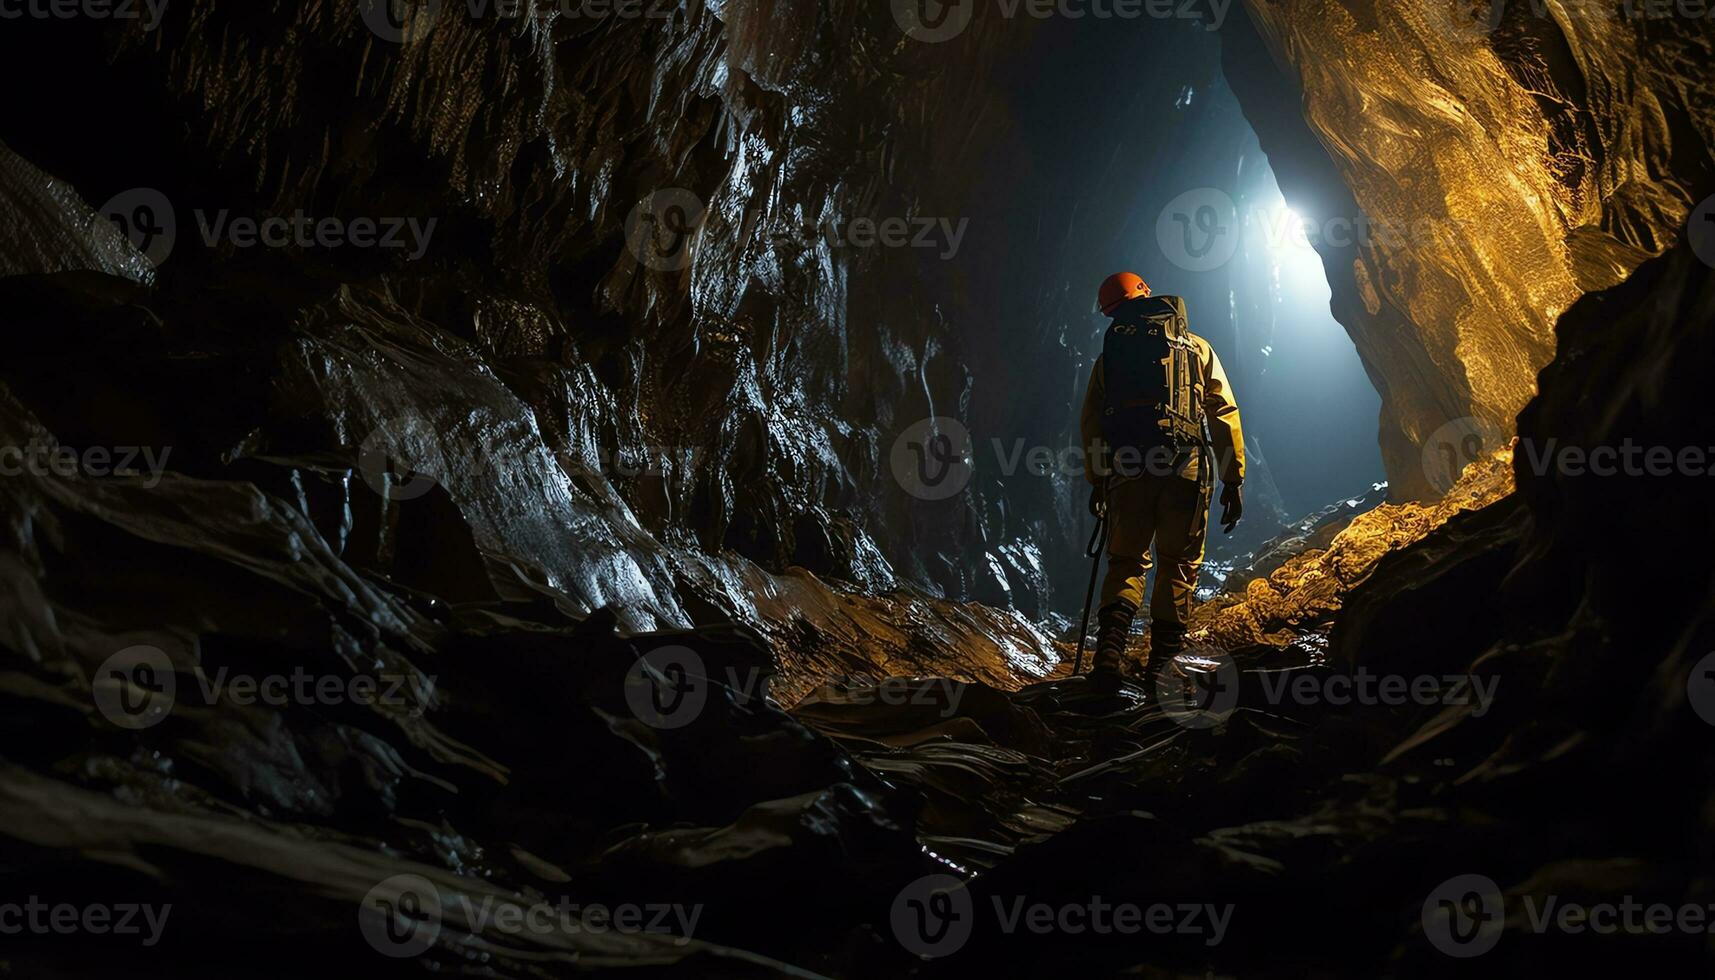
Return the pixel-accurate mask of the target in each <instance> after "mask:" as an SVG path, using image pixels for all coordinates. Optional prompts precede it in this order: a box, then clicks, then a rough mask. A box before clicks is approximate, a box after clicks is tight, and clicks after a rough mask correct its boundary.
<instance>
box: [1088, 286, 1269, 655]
mask: <svg viewBox="0 0 1715 980" xmlns="http://www.w3.org/2000/svg"><path fill="white" fill-rule="evenodd" d="M1097 302H1098V307H1099V308H1100V309H1101V311H1102V312H1103V313H1105V314H1107V315H1108V316H1110V317H1112V318H1113V324H1112V325H1111V326H1109V328H1108V332H1107V335H1106V337H1105V339H1104V343H1103V350H1102V356H1101V357H1100V358H1098V359H1097V360H1096V364H1095V367H1094V368H1093V369H1092V370H1091V372H1090V384H1089V389H1088V391H1087V392H1086V394H1085V397H1084V409H1083V418H1082V423H1081V429H1082V435H1083V441H1084V449H1085V476H1086V478H1087V479H1088V480H1089V482H1090V485H1091V488H1092V489H1091V497H1090V507H1091V510H1092V511H1093V512H1099V511H1100V510H1101V509H1103V508H1105V511H1106V515H1107V520H1108V527H1109V538H1108V548H1107V554H1108V573H1107V577H1106V579H1105V580H1104V582H1103V586H1102V602H1101V606H1100V612H1099V613H1098V617H1097V623H1098V627H1097V637H1096V655H1095V663H1094V669H1093V672H1092V676H1093V677H1095V678H1097V679H1099V680H1102V681H1105V682H1110V683H1111V682H1117V681H1118V679H1119V677H1120V676H1121V674H1122V664H1123V661H1124V653H1125V645H1126V638H1127V636H1128V635H1129V633H1130V630H1131V623H1132V619H1133V618H1134V617H1135V616H1136V615H1137V611H1138V609H1139V608H1140V607H1141V606H1142V605H1143V592H1144V580H1145V577H1146V576H1147V574H1148V572H1149V569H1150V567H1151V566H1152V564H1155V563H1159V564H1160V566H1161V571H1160V572H1159V573H1157V575H1156V582H1155V588H1154V591H1153V593H1152V594H1151V596H1150V637H1151V639H1150V648H1151V657H1150V662H1151V664H1152V666H1154V667H1159V666H1160V665H1163V664H1165V663H1166V661H1167V660H1168V659H1169V658H1171V657H1172V656H1173V655H1174V654H1175V653H1178V652H1179V651H1181V650H1183V649H1184V645H1185V623H1186V620H1187V618H1188V617H1189V615H1190V612H1191V604H1192V602H1193V601H1194V598H1195V595H1196V588H1197V576H1198V573H1199V571H1200V569H1201V567H1202V563H1203V546H1204V541H1205V539H1206V537H1207V532H1208V518H1209V497H1208V494H1209V486H1210V481H1209V479H1208V477H1210V476H1211V475H1212V474H1211V473H1210V466H1211V463H1213V464H1214V465H1215V467H1216V468H1218V469H1219V471H1220V476H1221V482H1222V485H1223V491H1222V494H1221V503H1222V508H1223V509H1222V514H1221V522H1222V524H1223V525H1225V528H1226V530H1227V531H1228V532H1229V533H1230V532H1231V531H1232V529H1233V527H1234V525H1236V524H1237V523H1238V521H1239V518H1240V516H1241V515H1242V513H1243V509H1244V505H1243V498H1242V495H1241V492H1240V489H1239V488H1240V486H1241V485H1242V484H1243V482H1244V472H1245V458H1244V436H1243V433H1242V431H1241V430H1240V427H1239V409H1238V405H1237V403H1236V402H1235V401H1234V400H1233V393H1232V386H1231V385H1230V384H1229V383H1228V381H1227V377H1226V373H1225V372H1224V371H1223V370H1222V369H1221V362H1220V359H1219V358H1218V357H1216V356H1215V352H1214V349H1213V348H1212V347H1210V346H1209V343H1208V342H1207V341H1205V340H1204V339H1203V338H1201V337H1198V336H1197V335H1195V334H1193V333H1191V331H1190V329H1189V321H1188V319H1187V316H1186V312H1185V302H1184V300H1182V299H1180V298H1179V297H1177V296H1152V295H1151V293H1150V289H1149V286H1148V285H1147V284H1146V283H1144V281H1143V280H1142V279H1141V278H1139V277H1138V276H1136V275H1134V274H1132V273H1120V274H1118V275H1115V276H1110V277H1109V278H1108V280H1107V281H1106V282H1104V283H1103V284H1102V288H1101V291H1100V293H1099V294H1098V301H1097ZM1211 451H1212V455H1213V459H1210V456H1211ZM1152 544H1153V546H1154V550H1155V562H1152V561H1151V559H1150V548H1151V545H1152Z"/></svg>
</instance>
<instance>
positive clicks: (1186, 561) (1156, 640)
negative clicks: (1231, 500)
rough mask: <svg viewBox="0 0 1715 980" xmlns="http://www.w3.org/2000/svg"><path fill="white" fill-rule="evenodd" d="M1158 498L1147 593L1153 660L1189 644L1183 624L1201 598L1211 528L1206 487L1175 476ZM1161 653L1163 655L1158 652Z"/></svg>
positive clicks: (1161, 659)
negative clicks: (1205, 547) (1152, 576)
mask: <svg viewBox="0 0 1715 980" xmlns="http://www.w3.org/2000/svg"><path fill="white" fill-rule="evenodd" d="M1168 482H1170V483H1171V484H1173V485H1171V486H1168V487H1165V488H1163V489H1162V491H1161V493H1160V494H1159V496H1158V497H1157V498H1156V501H1155V505H1156V506H1155V523H1156V526H1155V558H1156V566H1157V568H1156V573H1155V588H1154V590H1153V591H1152V592H1151V593H1150V597H1149V617H1150V623H1149V636H1150V643H1149V645H1150V650H1151V657H1150V659H1151V660H1155V661H1159V662H1165V660H1166V658H1168V657H1171V656H1173V655H1174V654H1176V653H1179V652H1180V651H1182V650H1183V649H1185V623H1186V621H1187V620H1188V619H1190V617H1191V606H1192V604H1193V603H1194V602H1196V599H1197V575H1198V573H1199V572H1200V571H1201V570H1202V567H1203V545H1204V542H1205V541H1206V540H1207V538H1208V533H1209V495H1208V488H1207V487H1205V486H1204V485H1203V484H1202V483H1201V482H1200V481H1197V480H1183V479H1171V480H1170V481H1168ZM1157 654H1159V655H1160V656H1159V657H1158V656H1156V655H1157Z"/></svg>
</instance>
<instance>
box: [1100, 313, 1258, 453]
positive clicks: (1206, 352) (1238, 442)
mask: <svg viewBox="0 0 1715 980" xmlns="http://www.w3.org/2000/svg"><path fill="white" fill-rule="evenodd" d="M1190 337H1191V343H1192V344H1193V345H1194V346H1195V347H1196V348H1197V357H1196V359H1195V361H1194V363H1195V364H1196V368H1197V371H1196V373H1197V377H1196V379H1195V380H1194V381H1193V385H1194V386H1195V389H1196V390H1195V391H1193V392H1192V395H1193V397H1197V398H1200V399H1201V400H1202V402H1203V417H1204V418H1205V419H1207V420H1208V426H1209V442H1210V444H1211V445H1213V446H1214V449H1215V459H1216V460H1217V462H1218V464H1219V467H1220V472H1221V482H1222V483H1224V484H1226V485H1228V486H1237V485H1238V484H1241V483H1243V482H1244V479H1245V437H1244V433H1243V432H1242V431H1241V430H1240V428H1239V404H1238V402H1236V401H1234V400H1233V386H1232V384H1231V383H1230V382H1228V381H1227V372H1226V371H1225V370H1223V369H1222V368H1221V359H1220V358H1218V357H1216V356H1215V349H1214V348H1213V347H1210V346H1209V342H1208V341H1207V340H1204V339H1203V338H1202V337H1199V336H1197V335H1196V334H1191V335H1190ZM1106 405H1107V391H1106V386H1105V385H1104V384H1103V383H1102V359H1101V358H1100V357H1098V358H1096V364H1095V367H1094V368H1092V369H1091V370H1090V386H1089V388H1088V389H1087V390H1086V391H1085V392H1084V412H1083V416H1082V418H1081V419H1080V423H1079V427H1080V429H1081V430H1082V433H1083V439H1084V478H1085V479H1087V480H1089V481H1090V483H1091V485H1099V484H1100V482H1101V474H1100V473H1099V469H1100V463H1101V459H1102V454H1101V448H1102V445H1101V443H1102V410H1103V408H1104V407H1105V406H1106ZM1201 456H1202V454H1201V453H1192V454H1191V459H1190V460H1189V462H1188V463H1187V464H1186V466H1185V468H1184V470H1183V471H1182V475H1183V476H1184V477H1185V478H1186V479H1188V480H1195V479H1197V478H1198V476H1199V474H1200V472H1201V471H1200V470H1199V468H1198V467H1199V465H1200V457H1201Z"/></svg>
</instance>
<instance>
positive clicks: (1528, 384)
mask: <svg viewBox="0 0 1715 980" xmlns="http://www.w3.org/2000/svg"><path fill="white" fill-rule="evenodd" d="M1247 7H1248V9H1249V11H1250V13H1251V19H1252V22H1253V23H1254V25H1255V27H1256V29H1257V31H1258V32H1259V33H1260V34H1261V36H1262V38H1263V41H1264V43H1265V44H1266V46H1267V47H1268V49H1269V50H1270V51H1271V52H1272V53H1273V55H1274V56H1275V58H1276V59H1277V60H1278V61H1279V62H1280V64H1281V67H1282V69H1283V71H1284V72H1285V73H1286V74H1287V76H1288V77H1289V78H1291V79H1293V80H1295V81H1297V82H1298V83H1299V84H1300V85H1301V86H1302V91H1303V110H1304V114H1305V118H1306V120H1307V122H1308V124H1309V126H1310V128H1311V130H1312V131H1313V132H1314V134H1315V136H1316V138H1317V139H1318V140H1319V141H1320V143H1321V144H1322V147H1323V148H1325V149H1326V151H1327V154H1328V157H1329V158H1330V160H1331V162H1332V165H1333V166H1334V168H1335V169H1336V170H1337V171H1338V173H1339V175H1340V177H1341V179H1342V180H1343V182H1344V183H1345V184H1346V185H1347V186H1348V187H1349V188H1350V189H1351V192H1352V194H1353V196H1354V197H1355V198H1356V201H1357V203H1358V205H1359V207H1360V209H1361V211H1362V212H1363V214H1364V215H1367V216H1368V218H1369V220H1370V222H1371V226H1370V231H1369V233H1368V235H1367V236H1365V237H1363V238H1360V239H1359V240H1358V244H1357V247H1356V248H1355V250H1354V257H1353V259H1352V260H1351V283H1350V284H1349V285H1348V289H1349V291H1350V293H1351V294H1352V295H1355V296H1356V297H1357V299H1358V302H1356V303H1353V304H1351V308H1350V309H1348V310H1346V311H1344V315H1343V316H1342V319H1343V320H1344V321H1345V323H1346V326H1347V328H1348V329H1349V330H1350V331H1351V332H1352V334H1353V337H1354V340H1355V341H1356V342H1357V345H1358V348H1359V352H1360V354H1361V355H1363V357H1364V359H1365V363H1366V366H1367V367H1368V369H1369V370H1370V372H1371V374H1372V376H1373V377H1375V378H1376V379H1377V386H1378V388H1380V389H1381V391H1382V395H1383V400H1384V404H1383V420H1382V430H1383V446H1384V453H1386V454H1387V456H1388V460H1387V461H1388V469H1389V475H1390V477H1391V478H1393V480H1394V482H1395V485H1396V488H1397V489H1400V490H1402V491H1404V495H1406V496H1421V495H1423V493H1424V491H1425V490H1427V489H1440V488H1441V487H1436V486H1425V485H1423V481H1419V480H1417V479H1416V477H1417V470H1418V469H1421V468H1422V467H1423V464H1422V461H1421V460H1420V459H1418V458H1415V457H1414V456H1413V453H1412V450H1414V449H1415V450H1417V452H1418V454H1421V453H1422V452H1423V451H1424V449H1425V447H1426V445H1430V444H1432V443H1434V442H1435V441H1436V440H1437V439H1438V438H1441V437H1440V436H1438V435H1437V432H1438V430H1441V431H1442V432H1443V434H1444V432H1445V430H1444V429H1443V427H1444V426H1446V425H1448V424H1449V423H1453V422H1455V421H1456V420H1460V419H1467V418H1469V419H1474V420H1476V421H1474V422H1466V423H1463V428H1464V429H1465V430H1466V431H1478V432H1481V433H1483V434H1484V435H1485V436H1486V437H1487V440H1486V441H1488V442H1489V444H1490V447H1491V448H1492V446H1493V445H1494V444H1495V443H1496V442H1498V441H1499V440H1500V439H1502V438H1504V437H1506V436H1509V435H1510V434H1511V433H1512V431H1513V428H1514V419H1515V417H1516V415H1517V414H1518V411H1519V409H1520V408H1521V407H1523V405H1524V403H1525V402H1526V400H1527V399H1529V397H1530V396H1531V394H1532V392H1533V391H1534V381H1535V375H1536V372H1537V371H1538V370H1539V369H1540V368H1542V366H1543V365H1545V364H1546V363H1547V362H1548V361H1549V359H1550V358H1551V357H1552V356H1553V353H1554V339H1553V326H1554V322H1555V320H1556V319H1557V318H1558V317H1559V315H1560V314H1561V313H1562V312H1563V311H1564V310H1565V309H1566V308H1567V307H1568V306H1569V305H1570V304H1571V303H1572V302H1573V301H1574V300H1575V299H1577V298H1578V297H1579V296H1581V295H1583V293H1585V292H1587V291H1589V290H1592V289H1597V288H1603V287H1606V286H1609V285H1612V284H1614V283H1615V282H1617V281H1619V280H1620V279H1621V278H1623V277H1624V275H1625V274H1627V273H1629V272H1630V270H1631V269H1633V268H1635V267H1636V265H1637V264H1638V263H1639V262H1641V261H1642V260H1643V259H1644V258H1646V257H1648V256H1649V255H1653V254H1657V253H1659V252H1661V251H1662V250H1664V249H1665V248H1666V247H1668V246H1669V245H1670V244H1672V242H1673V241H1674V240H1676V238H1677V237H1678V236H1679V235H1680V234H1681V232H1682V229H1683V225H1684V222H1685V219H1686V216H1687V214H1688V213H1689V211H1690V209H1691V208H1692V207H1693V206H1694V205H1695V204H1696V201H1697V198H1695V197H1693V196H1692V194H1693V188H1691V187H1688V186H1687V185H1686V182H1685V180H1684V178H1683V175H1686V174H1694V175H1695V174H1701V175H1705V176H1706V175H1707V174H1708V173H1709V171H1710V169H1711V168H1710V160H1711V156H1710V151H1709V147H1710V145H1711V142H1712V139H1711V134H1712V132H1715V124H1712V122H1711V120H1712V118H1715V110H1712V107H1711V102H1710V99H1709V93H1708V88H1709V86H1708V84H1707V81H1706V80H1704V76H1705V75H1706V74H1707V73H1708V65H1709V59H1710V49H1711V37H1712V35H1715V30H1712V29H1711V27H1710V22H1709V21H1707V20H1704V21H1700V22H1697V23H1685V22H1680V21H1668V20H1665V19H1661V18H1656V19H1637V18H1628V17H1626V16H1624V15H1623V14H1619V13H1612V12H1611V11H1616V10H1621V9H1622V8H1621V7H1620V5H1619V4H1596V3H1573V4H1568V3H1562V2H1555V0H1533V2H1520V3H1499V2H1497V3H1495V4H1493V5H1491V4H1489V3H1483V4H1480V5H1474V4H1470V3H1465V2H1458V0H1413V2H1398V0H1344V2H1336V0H1284V2H1274V0H1249V2H1248V3H1247ZM1623 9H1637V10H1644V9H1646V8H1642V7H1638V8H1623ZM1265 147H1266V144H1265ZM1670 165H1671V166H1672V172H1671V173H1670ZM1672 173H1678V174H1680V175H1682V178H1681V179H1679V180H1676V179H1675V178H1674V177H1673V176H1672ZM1692 179H1693V180H1697V179H1698V178H1696V177H1693V178H1692ZM1283 183H1284V181H1283ZM1285 190H1286V193H1287V196H1288V198H1289V199H1291V198H1292V197H1293V188H1292V187H1290V186H1287V187H1285ZM1295 203H1296V202H1295ZM1301 210H1304V209H1303V208H1302V207H1301ZM1355 217H1356V216H1353V215H1327V214H1313V213H1312V214H1306V218H1307V219H1308V220H1310V221H1312V222H1324V221H1327V220H1329V219H1341V218H1344V219H1346V220H1348V221H1350V220H1353V219H1354V218H1355ZM1329 234H1331V235H1338V234H1339V229H1338V228H1337V227H1336V228H1332V229H1330V232H1329ZM1323 252H1324V256H1325V257H1326V256H1328V255H1329V254H1330V250H1328V249H1326V248H1324V249H1323ZM1330 265H1331V269H1330V272H1331V277H1332V276H1337V275H1338V274H1339V273H1340V272H1341V271H1343V268H1340V267H1333V266H1334V265H1335V264H1334V263H1330ZM1341 265H1342V266H1343V263H1342V264H1341ZM1339 292H1340V284H1336V294H1338V293H1339ZM1337 305H1338V304H1337ZM1358 307H1361V310H1359V309H1358ZM1336 312H1337V313H1340V312H1342V311H1340V310H1338V309H1337V311H1336ZM1401 320H1403V321H1404V324H1402V323H1401ZM1402 326H1404V327H1405V328H1406V329H1401V327H1402ZM1390 435H1392V436H1394V438H1393V439H1392V442H1393V444H1392V445H1390ZM1449 475H1450V474H1449ZM1432 477H1433V475H1432ZM1429 483H1430V484H1433V483H1434V480H1433V478H1432V479H1431V480H1430V481H1429ZM1443 486H1444V484H1443Z"/></svg>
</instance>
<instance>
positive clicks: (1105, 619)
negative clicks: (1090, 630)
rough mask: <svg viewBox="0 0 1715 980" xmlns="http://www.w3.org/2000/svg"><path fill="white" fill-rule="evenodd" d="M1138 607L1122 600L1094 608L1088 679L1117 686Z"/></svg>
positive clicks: (1120, 678)
mask: <svg viewBox="0 0 1715 980" xmlns="http://www.w3.org/2000/svg"><path fill="white" fill-rule="evenodd" d="M1136 615H1137V607H1136V606H1133V605H1132V604H1130V603H1128V602H1124V601H1120V602H1111V603H1109V604H1107V605H1105V606H1103V607H1102V608H1101V609H1100V610H1098V611H1097V612H1096V656H1095V660H1094V662H1093V664H1092V666H1091V668H1090V680H1091V681H1093V682H1095V683H1097V684H1101V685H1103V686H1105V687H1118V686H1119V684H1120V681H1122V680H1123V679H1124V678H1125V645H1126V639H1127V638H1128V637H1129V636H1130V635H1131V621H1132V617H1134V616H1136Z"/></svg>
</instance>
